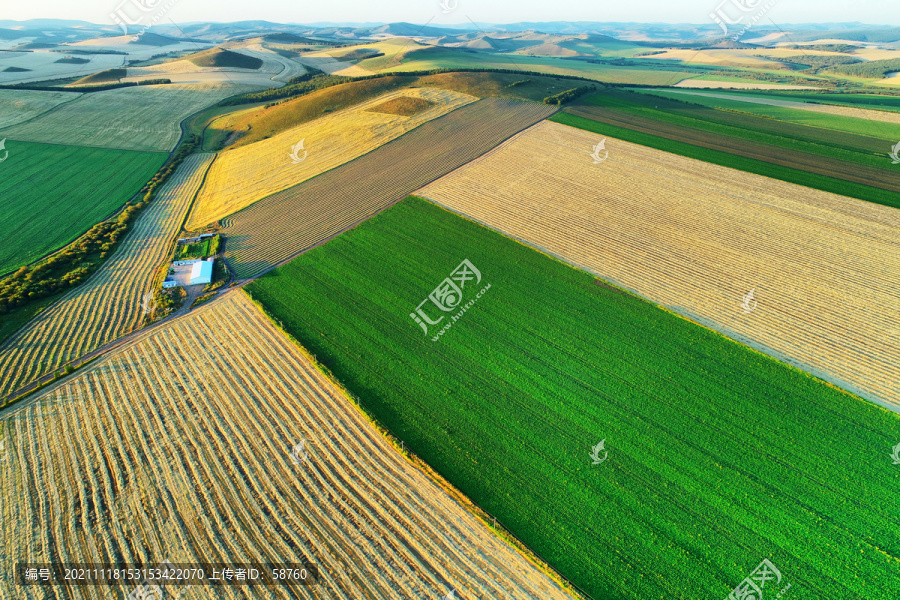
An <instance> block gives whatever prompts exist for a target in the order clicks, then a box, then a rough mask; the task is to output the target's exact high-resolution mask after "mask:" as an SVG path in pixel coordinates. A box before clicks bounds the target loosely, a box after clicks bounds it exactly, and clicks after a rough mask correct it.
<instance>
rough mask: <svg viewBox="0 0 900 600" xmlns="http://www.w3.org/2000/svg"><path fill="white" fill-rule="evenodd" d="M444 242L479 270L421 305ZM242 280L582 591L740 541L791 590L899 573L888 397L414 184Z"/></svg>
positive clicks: (698, 568) (664, 573)
mask: <svg viewBox="0 0 900 600" xmlns="http://www.w3.org/2000/svg"><path fill="white" fill-rule="evenodd" d="M463 259H468V260H469V261H470V264H471V265H473V266H474V267H475V268H476V269H478V270H479V271H480V281H477V280H475V279H474V278H472V279H470V281H469V283H467V284H464V287H463V288H462V300H457V301H458V302H460V304H459V305H458V307H457V310H458V309H459V308H460V307H462V306H463V304H465V305H466V307H467V310H465V311H464V313H463V311H461V310H459V311H458V312H456V311H454V312H449V313H441V311H440V310H438V309H437V308H436V307H435V306H434V305H433V304H432V303H431V302H428V301H427V298H428V294H429V292H430V291H431V290H432V289H434V286H435V285H438V284H439V283H440V282H441V281H442V280H443V279H444V278H446V277H448V276H449V275H450V274H451V272H453V271H454V270H455V269H456V268H457V266H458V265H460V263H461V261H462V260H463ZM488 285H489V286H490V288H489V289H487V291H485V288H487V286H488ZM249 290H250V291H251V293H252V294H253V298H254V300H256V301H258V302H260V303H262V304H263V305H264V306H265V307H266V308H267V310H268V311H270V312H271V314H272V315H273V316H274V317H275V318H277V319H279V320H280V321H282V322H283V323H284V326H285V327H286V328H287V329H288V330H289V331H290V332H292V333H293V334H294V335H295V336H296V337H297V338H298V339H299V340H300V342H301V343H302V344H304V345H305V346H306V347H307V348H309V350H310V351H311V352H314V353H315V355H316V356H318V357H319V360H320V361H324V362H325V364H327V365H328V367H329V369H330V370H331V372H332V373H334V375H335V377H337V378H338V379H339V380H340V381H342V382H343V383H344V384H345V385H346V386H347V387H348V389H349V390H350V391H351V392H352V393H354V394H356V395H358V396H359V398H360V401H361V403H362V405H363V406H364V407H365V408H366V409H367V410H369V411H371V412H372V413H373V414H374V415H375V416H376V418H378V419H379V420H380V421H381V422H382V423H384V424H385V426H386V427H388V428H389V429H390V430H391V431H392V432H394V433H395V435H397V436H398V437H400V439H403V440H405V441H406V444H407V445H408V446H409V447H410V448H412V449H413V450H414V451H415V452H416V453H417V454H419V455H421V456H422V457H423V458H424V459H425V460H426V461H427V462H428V463H429V464H431V465H432V466H434V467H435V468H436V469H437V470H438V471H439V472H440V473H442V474H443V475H444V476H445V477H447V479H448V480H449V481H450V482H451V483H453V484H454V485H456V486H458V487H459V488H460V489H461V491H463V492H464V493H465V494H466V495H467V496H468V497H470V498H472V499H473V500H474V501H475V502H476V503H478V504H480V505H481V506H483V507H485V508H486V509H487V510H488V511H490V512H491V513H492V514H494V515H496V516H497V518H498V520H499V521H500V523H502V524H503V525H504V526H506V527H507V528H508V529H510V530H511V531H512V532H513V534H515V535H516V536H517V537H519V538H520V539H522V540H523V541H524V542H525V543H527V544H528V545H529V546H530V547H532V548H534V549H535V550H536V551H537V552H538V553H539V554H540V555H541V556H542V557H543V558H544V559H546V560H548V561H549V562H550V564H551V565H553V566H554V567H555V568H557V569H558V570H559V571H560V572H561V573H562V574H563V575H564V576H565V577H567V578H568V579H569V580H570V581H572V582H573V583H575V584H576V585H578V586H579V587H580V588H582V589H584V590H585V591H586V592H587V593H588V594H590V595H591V597H594V598H634V599H640V600H643V599H645V598H660V597H672V598H718V597H725V596H726V595H727V594H728V591H729V590H730V589H731V588H732V587H733V585H734V584H733V583H731V585H729V584H730V582H733V581H739V580H740V579H741V577H743V576H744V575H743V571H744V570H746V569H747V568H748V567H750V568H752V566H753V565H756V564H758V562H759V561H760V559H761V558H762V557H767V558H769V559H770V560H772V561H773V562H774V563H775V564H777V565H779V567H780V569H781V570H782V572H783V573H784V574H785V578H787V579H789V580H790V581H791V582H793V583H794V585H795V586H796V587H798V588H801V589H802V590H805V591H806V592H807V594H808V596H807V595H804V596H803V597H809V598H850V597H865V598H867V599H869V600H875V599H884V600H889V599H893V598H894V597H895V596H896V594H897V593H898V592H900V587H898V586H900V583H898V582H900V576H898V575H900V567H898V564H900V562H898V561H897V559H896V557H897V555H898V552H900V537H898V535H897V532H898V531H900V528H898V527H897V525H898V524H900V521H898V516H897V515H896V514H895V512H896V511H893V512H892V511H891V509H890V508H889V507H892V506H896V499H895V497H894V496H895V491H896V490H895V489H894V482H895V481H894V480H895V477H896V476H895V474H894V473H893V471H891V466H890V464H889V461H880V462H879V461H873V460H871V452H870V450H869V449H870V448H872V447H878V448H883V449H884V451H885V452H887V449H888V448H890V446H891V445H892V444H893V442H892V440H893V439H894V437H896V436H897V435H900V417H898V415H896V414H894V413H890V412H888V411H886V410H883V409H881V408H879V407H876V406H874V405H872V404H869V403H867V402H864V401H862V400H859V399H857V398H853V397H852V396H850V395H848V394H846V393H845V392H842V391H839V390H836V389H835V388H833V387H831V386H828V385H826V384H825V383H823V382H821V381H818V380H815V379H813V378H811V377H809V376H808V375H806V374H803V373H801V372H799V371H797V370H795V369H791V368H790V367H788V366H786V365H783V364H780V363H778V362H777V361H775V360H773V359H771V358H768V357H766V356H763V355H761V354H759V353H757V352H754V351H752V350H750V349H749V348H746V347H744V346H742V345H740V344H737V343H735V342H732V341H730V340H727V339H725V338H724V337H722V336H720V335H718V334H716V333H715V332H712V331H710V330H708V329H705V328H702V327H697V326H696V325H695V324H693V323H691V322H689V321H687V320H685V319H682V318H679V317H678V316H676V315H674V314H672V313H670V312H667V311H664V310H661V309H659V308H657V307H655V306H653V305H652V304H650V303H648V302H646V301H644V300H642V299H639V298H637V297H634V296H631V295H629V294H628V293H626V292H623V291H621V290H618V289H615V288H612V286H609V285H605V284H603V283H602V282H599V284H598V281H597V280H595V279H594V278H593V277H592V276H590V275H589V274H587V273H584V272H582V271H578V270H576V269H573V268H571V267H570V266H568V265H565V264H563V263H561V262H559V261H556V260H553V259H551V258H549V257H547V256H545V255H542V254H540V253H538V252H535V251H534V250H532V249H530V248H528V247H526V246H523V245H521V244H518V243H515V242H513V241H512V240H509V239H505V238H503V237H502V236H500V235H499V234H497V233H495V232H492V231H490V230H489V229H487V228H485V227H481V226H479V225H478V224H476V223H472V222H470V221H466V220H464V219H462V218H460V217H458V216H456V215H454V214H453V213H450V212H449V211H446V210H443V209H441V208H439V207H435V206H434V205H431V204H429V203H426V202H424V201H422V200H418V199H408V200H406V201H404V202H402V203H400V204H398V205H396V206H394V207H392V208H390V209H389V210H387V211H385V212H383V213H381V214H379V215H377V216H375V217H373V218H372V219H370V220H369V221H367V222H366V223H363V224H361V225H359V226H358V227H357V228H355V229H353V230H352V231H349V232H347V233H344V234H342V235H341V236H339V237H337V238H335V239H334V240H331V241H329V242H328V243H327V244H324V245H323V246H320V247H318V248H315V249H313V250H311V251H309V252H307V253H304V254H303V255H301V256H299V257H298V258H296V259H294V260H293V261H291V262H290V263H288V264H287V265H284V266H282V267H279V268H278V269H275V270H273V271H271V272H270V273H268V274H266V275H265V276H263V277H262V278H260V279H259V280H257V281H255V282H253V283H252V284H250V286H249ZM479 296H480V297H479ZM423 299H426V303H427V304H428V307H426V308H425V311H426V314H428V313H430V316H431V318H432V319H436V318H437V315H439V314H444V315H445V318H444V320H443V322H441V323H439V324H438V325H436V326H434V327H432V326H429V327H428V333H427V335H423V331H422V329H421V328H420V326H419V325H417V324H416V322H415V321H414V320H413V319H411V318H410V313H411V312H414V311H415V310H416V307H417V306H421V304H420V303H421V302H422V300H423ZM473 302H474V304H472V303H473ZM429 307H430V309H429ZM459 313H463V314H462V316H461V317H460V316H459ZM451 316H452V317H453V320H452V321H451ZM457 317H459V318H457ZM439 328H441V330H442V331H444V333H439ZM434 337H437V338H438V341H433V338H434ZM834 431H840V432H842V434H841V436H839V437H838V438H836V437H834V436H832V433H833V432H834ZM601 440H605V441H606V451H608V453H609V454H608V458H609V460H608V461H606V462H602V464H600V465H597V464H592V461H591V459H590V458H589V455H590V453H591V448H592V447H593V446H595V445H596V444H597V443H598V442H600V441H601ZM849 472H852V473H854V474H855V475H854V476H853V477H847V473H849ZM847 572H850V573H853V574H855V575H856V576H857V577H855V578H847V577H845V576H844V573H847Z"/></svg>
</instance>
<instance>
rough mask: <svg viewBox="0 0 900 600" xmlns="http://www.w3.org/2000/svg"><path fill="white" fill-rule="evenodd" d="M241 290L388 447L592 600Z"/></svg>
mask: <svg viewBox="0 0 900 600" xmlns="http://www.w3.org/2000/svg"><path fill="white" fill-rule="evenodd" d="M568 266H571V265H568ZM573 268H574V267H573ZM242 285H243V284H242ZM241 292H243V294H244V296H245V298H246V301H247V302H249V303H250V304H251V305H252V306H253V307H254V308H255V309H256V310H257V311H258V312H259V313H260V314H261V315H262V316H263V317H264V318H265V319H266V321H268V322H269V325H270V326H271V327H272V328H273V329H275V330H276V331H277V332H278V333H280V334H281V335H283V336H284V337H285V338H286V339H287V340H288V341H289V342H290V343H291V345H293V346H294V347H296V348H297V350H298V351H299V352H300V353H301V354H302V355H303V356H304V357H305V358H306V359H307V360H308V361H309V362H310V363H311V364H312V365H313V367H315V369H316V370H317V371H319V373H321V374H322V375H323V376H324V377H325V378H326V379H327V380H328V382H329V383H331V384H332V385H334V386H335V388H336V389H337V390H338V391H339V392H340V393H341V395H343V396H344V398H345V399H346V400H348V401H349V403H350V405H351V406H352V407H353V408H354V409H355V410H356V411H357V412H358V413H359V414H360V416H362V418H363V419H365V420H366V422H368V423H369V424H370V425H371V426H372V428H373V429H375V431H376V432H378V434H380V435H381V436H382V437H383V438H384V439H385V440H387V442H388V443H389V444H390V445H391V446H393V448H394V450H395V451H396V452H397V453H398V454H399V455H401V456H403V457H404V458H406V460H407V461H408V462H409V463H410V464H411V465H412V466H413V467H415V468H416V469H417V470H419V471H420V472H422V473H423V474H424V475H425V476H426V477H427V478H428V479H430V480H431V481H432V482H433V483H434V484H435V485H437V486H438V487H439V488H440V489H441V490H443V491H444V492H445V493H446V494H447V495H449V496H450V497H451V498H452V499H453V500H455V501H456V502H457V503H459V505H460V507H461V508H463V509H464V510H466V512H468V513H469V514H471V515H472V516H474V517H475V518H476V519H478V520H479V521H481V522H482V524H483V525H484V526H485V527H486V528H487V529H489V530H490V531H492V532H493V533H494V535H495V536H496V537H497V538H499V539H500V540H501V541H503V542H506V544H507V545H509V546H510V547H511V548H512V549H513V550H514V551H515V552H517V553H518V554H520V555H521V556H522V557H523V558H525V560H527V561H528V562H530V563H531V564H532V565H534V566H535V568H537V569H538V570H539V571H541V572H543V573H544V574H545V575H547V577H549V578H550V579H551V580H552V581H553V582H554V583H556V584H557V585H558V586H559V587H560V588H561V589H562V590H564V591H566V592H568V593H569V594H571V595H572V596H574V597H575V598H576V599H579V598H580V599H582V600H594V599H593V597H592V596H590V595H589V594H588V593H587V592H585V591H584V590H582V589H581V588H579V587H578V586H576V585H575V584H574V583H572V582H570V581H569V580H568V579H566V578H565V577H564V576H563V575H562V574H560V573H558V572H557V571H556V570H555V569H553V567H552V566H551V565H550V563H549V562H547V561H546V560H544V559H543V558H542V557H541V555H540V554H538V553H537V552H536V551H535V550H533V549H532V548H531V547H530V546H528V545H527V544H525V543H524V542H522V541H521V540H519V539H518V538H517V537H516V536H515V535H513V534H512V533H511V532H510V531H509V530H507V529H506V527H504V526H503V525H502V524H501V523H499V522H498V521H497V518H496V517H495V516H494V515H493V514H491V513H490V512H488V511H487V510H485V509H484V508H482V507H481V506H480V505H478V504H477V503H475V502H474V501H473V500H472V499H471V498H469V497H468V496H466V495H465V494H464V493H463V492H461V491H460V490H459V489H458V488H456V487H455V486H454V485H453V484H452V483H450V482H449V481H448V480H447V479H446V478H444V476H443V475H441V474H440V473H439V472H438V471H436V470H435V469H434V468H433V467H432V466H431V465H429V464H428V463H427V462H426V461H424V460H423V459H422V458H420V457H419V456H418V455H417V454H416V453H414V452H413V451H411V450H410V449H409V448H408V447H407V446H406V443H405V442H404V441H403V440H401V439H400V438H399V437H397V436H396V435H394V433H393V432H391V431H390V429H388V428H387V427H386V426H385V425H384V424H382V423H381V421H379V420H378V418H377V417H375V416H374V415H372V414H370V413H369V412H368V411H367V410H366V409H365V408H363V406H362V404H361V403H360V401H359V398H357V397H356V396H354V395H353V393H352V392H351V391H350V390H348V389H347V388H346V387H344V384H343V383H341V381H340V380H338V379H337V377H335V376H334V374H333V373H332V372H331V370H330V369H329V368H328V367H326V366H325V365H323V364H322V363H320V362H319V360H318V357H317V356H316V355H314V354H312V353H311V352H310V351H309V350H308V349H307V348H306V347H305V346H304V345H303V344H301V343H300V341H299V340H298V339H297V338H295V337H294V336H293V335H292V334H291V333H289V332H288V331H287V330H285V329H284V328H283V327H282V326H281V325H280V321H278V319H276V318H275V317H273V316H272V315H271V314H270V313H269V312H268V311H267V310H266V309H265V307H264V306H263V305H262V304H261V303H259V302H258V301H257V300H255V299H254V298H253V296H252V295H251V293H250V292H249V291H247V290H241ZM216 300H218V298H216Z"/></svg>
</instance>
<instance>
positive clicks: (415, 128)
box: [201, 94, 556, 227]
mask: <svg viewBox="0 0 900 600" xmlns="http://www.w3.org/2000/svg"><path fill="white" fill-rule="evenodd" d="M467 95H469V96H472V94H467ZM299 97H301V98H302V96H299ZM472 97H473V98H475V101H474V102H469V103H467V104H463V105H462V106H457V107H456V108H454V109H453V110H451V111H449V112H446V113H444V114H442V115H440V116H438V117H435V118H433V119H429V120H427V121H423V122H422V123H419V124H418V125H416V126H415V127H413V128H412V129H410V130H409V131H407V132H405V133H404V134H403V135H401V136H399V137H395V138H394V139H392V140H388V141H387V142H385V143H384V144H381V145H380V146H376V147H375V148H372V149H371V150H369V151H368V152H366V153H365V154H360V155H359V156H357V157H356V158H354V159H352V160H348V161H347V162H345V163H342V164H339V165H337V166H335V167H332V168H330V169H328V170H327V171H322V172H321V173H319V174H317V175H314V176H312V177H310V178H309V179H304V180H303V181H298V182H297V183H295V184H294V185H291V186H289V187H286V188H284V189H282V190H278V191H277V192H272V193H271V194H268V195H267V196H263V197H262V198H259V199H258V200H254V201H253V202H251V203H250V204H248V205H247V206H244V207H242V208H241V209H240V210H236V211H234V212H232V213H229V214H227V215H225V216H224V217H222V218H221V219H219V221H224V220H225V219H233V218H234V216H235V215H238V214H240V213H242V212H244V211H245V210H247V209H249V208H250V207H251V206H255V205H257V204H259V203H260V202H263V201H264V200H268V199H269V198H271V197H272V196H275V195H277V194H283V193H284V192H286V191H288V190H290V189H293V188H295V187H297V186H299V185H304V184H306V183H309V182H310V181H312V180H314V179H318V178H319V177H322V176H323V175H326V174H328V173H331V172H332V171H336V170H337V169H340V168H343V167H346V166H348V165H350V164H352V163H355V162H356V161H358V160H360V159H361V158H364V157H366V156H368V155H369V154H372V153H373V152H375V151H377V150H380V149H382V148H384V147H385V146H387V145H388V144H393V143H394V142H396V141H398V140H400V139H402V138H404V137H405V136H407V135H409V134H410V133H412V132H413V131H416V130H417V129H419V128H421V127H422V126H424V125H427V124H429V123H432V122H434V121H436V120H438V119H442V118H444V117H446V116H449V115H452V114H453V113H455V112H456V111H458V110H460V109H462V108H465V107H467V106H472V105H474V104H477V103H478V102H480V101H481V100H484V98H479V97H478V96H472ZM364 102H367V100H364V101H363V102H358V103H356V104H354V105H353V106H350V107H347V108H348V109H349V108H353V107H356V106H358V105H359V104H363V103H364ZM523 102H530V101H529V100H523ZM535 104H538V103H535ZM553 114H556V113H555V112H554V113H553ZM550 116H553V115H550ZM548 118H549V117H548ZM314 120H315V119H314ZM309 122H310V121H308V123H309ZM302 125H305V123H301V124H300V125H298V127H300V126H302ZM292 129H293V128H292ZM204 131H205V128H204ZM285 131H288V130H285ZM280 133H283V132H280ZM259 141H260V142H262V141H265V140H259ZM201 143H202V141H201ZM255 143H257V142H254V144H255ZM252 145H253V144H248V146H252ZM240 147H241V148H244V147H246V146H240ZM223 152H224V150H223ZM217 154H218V153H217ZM438 179H440V177H438ZM367 218H369V217H367ZM354 227H355V225H354Z"/></svg>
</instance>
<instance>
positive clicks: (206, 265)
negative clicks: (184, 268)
mask: <svg viewBox="0 0 900 600" xmlns="http://www.w3.org/2000/svg"><path fill="white" fill-rule="evenodd" d="M212 274H213V263H211V262H209V261H205V260H202V261H200V262H195V263H194V264H193V266H191V285H200V284H206V283H210V282H211V281H212Z"/></svg>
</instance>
